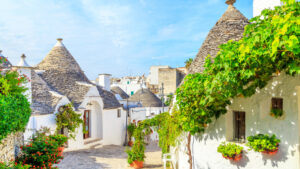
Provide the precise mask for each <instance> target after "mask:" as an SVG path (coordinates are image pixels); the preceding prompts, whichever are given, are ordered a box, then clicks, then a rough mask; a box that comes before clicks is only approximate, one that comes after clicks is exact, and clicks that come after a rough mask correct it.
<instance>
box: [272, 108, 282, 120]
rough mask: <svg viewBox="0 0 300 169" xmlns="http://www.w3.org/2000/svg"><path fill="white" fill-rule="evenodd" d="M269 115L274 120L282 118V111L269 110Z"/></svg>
mask: <svg viewBox="0 0 300 169" xmlns="http://www.w3.org/2000/svg"><path fill="white" fill-rule="evenodd" d="M270 115H271V116H272V117H275V118H279V117H281V116H283V110H281V109H271V112H270Z"/></svg>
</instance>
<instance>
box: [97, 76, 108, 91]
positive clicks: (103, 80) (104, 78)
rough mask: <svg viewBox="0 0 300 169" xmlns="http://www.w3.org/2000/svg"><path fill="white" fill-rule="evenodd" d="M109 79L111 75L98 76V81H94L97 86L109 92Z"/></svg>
mask: <svg viewBox="0 0 300 169" xmlns="http://www.w3.org/2000/svg"><path fill="white" fill-rule="evenodd" d="M110 77H111V74H106V73H103V74H99V75H98V80H97V81H96V83H97V85H100V86H102V87H103V88H104V89H105V90H107V91H110Z"/></svg>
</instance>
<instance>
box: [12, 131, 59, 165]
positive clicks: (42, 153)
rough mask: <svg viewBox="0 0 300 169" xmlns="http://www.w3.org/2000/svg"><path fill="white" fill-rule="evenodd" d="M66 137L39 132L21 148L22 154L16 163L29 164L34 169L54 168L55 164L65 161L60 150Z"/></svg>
mask: <svg viewBox="0 0 300 169" xmlns="http://www.w3.org/2000/svg"><path fill="white" fill-rule="evenodd" d="M64 137H65V136H62V135H60V136H53V135H49V136H48V135H47V133H39V132H38V134H36V135H34V136H33V137H32V139H31V141H30V142H29V143H28V144H27V145H25V146H22V147H21V150H22V153H21V155H20V156H19V157H18V158H17V159H16V162H17V163H21V164H29V165H31V166H32V168H52V165H53V164H58V163H59V162H60V160H62V159H63V157H62V156H61V155H60V154H61V152H60V151H59V150H58V148H59V147H60V146H61V145H62V142H63V141H64V139H65V138H64ZM57 140H58V141H57Z"/></svg>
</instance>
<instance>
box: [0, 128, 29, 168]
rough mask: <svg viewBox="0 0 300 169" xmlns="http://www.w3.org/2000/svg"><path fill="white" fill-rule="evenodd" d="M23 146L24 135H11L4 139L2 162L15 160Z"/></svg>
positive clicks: (1, 152)
mask: <svg viewBox="0 0 300 169" xmlns="http://www.w3.org/2000/svg"><path fill="white" fill-rule="evenodd" d="M23 144H24V141H23V133H15V134H11V135H9V136H7V137H6V138H5V139H3V140H2V141H1V143H0V162H8V161H10V160H15V156H16V155H17V154H18V153H19V152H20V146H22V145H23Z"/></svg>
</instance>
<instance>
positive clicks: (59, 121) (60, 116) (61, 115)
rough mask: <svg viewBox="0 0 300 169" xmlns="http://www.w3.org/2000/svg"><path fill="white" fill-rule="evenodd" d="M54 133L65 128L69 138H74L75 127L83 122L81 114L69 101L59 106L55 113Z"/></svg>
mask: <svg viewBox="0 0 300 169" xmlns="http://www.w3.org/2000/svg"><path fill="white" fill-rule="evenodd" d="M55 120H56V126H57V127H56V133H59V132H60V131H61V129H62V128H63V129H67V130H68V134H69V137H70V138H73V139H75V136H76V135H75V132H76V129H77V128H78V127H79V126H80V125H82V124H83V120H82V118H81V115H80V114H78V113H76V112H75V111H74V107H73V105H72V104H71V103H69V104H67V105H64V106H61V107H60V108H59V109H58V113H57V114H56V119H55Z"/></svg>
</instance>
